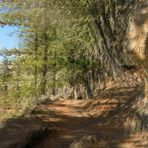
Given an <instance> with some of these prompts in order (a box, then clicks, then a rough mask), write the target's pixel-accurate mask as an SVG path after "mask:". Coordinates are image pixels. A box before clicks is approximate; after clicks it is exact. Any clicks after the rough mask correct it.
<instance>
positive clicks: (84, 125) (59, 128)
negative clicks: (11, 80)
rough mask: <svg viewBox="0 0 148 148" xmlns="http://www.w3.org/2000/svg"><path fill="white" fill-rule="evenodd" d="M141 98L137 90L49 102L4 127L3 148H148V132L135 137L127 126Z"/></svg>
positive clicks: (0, 134) (0, 144) (0, 141)
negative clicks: (27, 116)
mask: <svg viewBox="0 0 148 148" xmlns="http://www.w3.org/2000/svg"><path fill="white" fill-rule="evenodd" d="M139 95H141V90H140V89H139V88H137V87H133V88H116V89H110V90H105V91H104V92H102V93H100V94H99V95H98V96H97V97H95V98H93V99H87V100H69V99H68V100H57V101H53V102H51V101H49V100H47V101H45V102H42V103H41V104H39V105H38V106H37V107H36V108H35V109H34V110H33V111H32V113H31V116H30V117H29V118H24V119H20V120H18V119H16V120H15V121H14V120H12V121H13V122H7V123H6V124H5V126H4V127H3V126H2V128H1V129H0V148H147V147H148V142H147V140H148V133H147V130H145V131H144V132H136V133H133V134H131V133H130V132H129V131H130V130H129V129H128V128H127V127H126V125H125V121H126V119H127V118H128V117H130V115H131V113H132V112H134V109H133V104H134V102H135V101H136V99H139V97H138V96H139Z"/></svg>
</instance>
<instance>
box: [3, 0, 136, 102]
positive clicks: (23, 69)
mask: <svg viewBox="0 0 148 148" xmlns="http://www.w3.org/2000/svg"><path fill="white" fill-rule="evenodd" d="M136 2H137V1H135V0H128V1H120V0H114V1H113V0H104V1H102V0H63V1H59V0H51V1H49V0H41V1H35V0H29V1H24V0H20V1H11V2H9V1H4V0H3V1H1V4H0V18H1V19H0V22H2V23H1V24H2V25H4V24H5V25H16V26H19V28H20V35H19V37H20V40H21V41H22V43H21V45H20V47H19V49H17V50H12V51H11V52H10V51H3V53H2V54H4V55H6V56H10V55H15V59H14V60H13V62H12V63H11V70H9V68H8V65H7V62H6V61H5V63H4V64H3V65H4V68H3V70H4V69H7V73H5V74H4V73H3V74H0V79H1V84H2V85H4V84H5V82H8V84H7V87H8V90H5V91H7V93H6V95H9V96H12V97H13V98H30V97H31V98H33V97H35V98H36V97H37V96H40V95H42V94H44V95H45V94H48V92H50V90H53V89H54V90H56V91H57V93H58V89H60V88H63V87H64V86H66V85H68V86H70V87H76V86H78V85H81V86H84V87H85V90H87V94H90V91H92V93H93V89H95V87H97V85H96V86H95V84H97V83H100V82H102V81H105V75H106V73H108V74H109V75H110V76H112V77H114V78H115V76H116V73H118V72H119V69H120V65H121V64H122V63H123V62H125V61H124V58H123V57H124V56H123V55H124V52H123V49H124V47H125V44H124V42H125V33H126V29H127V26H128V19H129V17H130V14H131V12H132V10H133V8H134V7H131V6H135V5H136V4H137V3H136ZM3 9H4V10H3ZM18 100H19V99H18ZM20 100H21V99H20ZM20 100H19V101H20ZM19 101H18V102H19Z"/></svg>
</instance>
